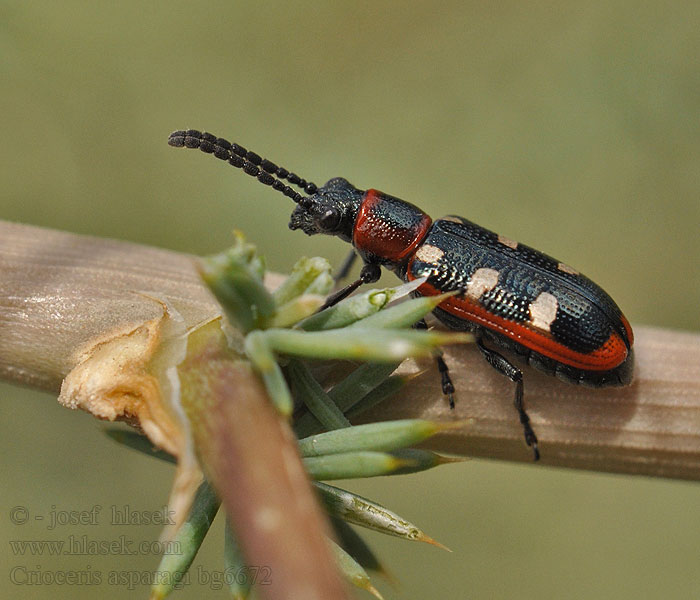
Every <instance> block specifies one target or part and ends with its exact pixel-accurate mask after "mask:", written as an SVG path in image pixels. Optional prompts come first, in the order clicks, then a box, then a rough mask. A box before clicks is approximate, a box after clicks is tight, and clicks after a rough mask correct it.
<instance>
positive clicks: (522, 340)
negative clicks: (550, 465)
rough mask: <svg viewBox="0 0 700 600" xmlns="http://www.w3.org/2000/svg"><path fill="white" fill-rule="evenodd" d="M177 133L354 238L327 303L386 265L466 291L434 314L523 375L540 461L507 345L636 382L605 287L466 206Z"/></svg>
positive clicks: (499, 366) (570, 369)
mask: <svg viewBox="0 0 700 600" xmlns="http://www.w3.org/2000/svg"><path fill="white" fill-rule="evenodd" d="M168 143H169V144H170V145H171V146H175V147H185V148H199V149H200V150H202V151H203V152H205V153H208V154H213V155H214V156H215V157H217V158H219V159H221V160H225V161H227V162H228V163H229V164H231V165H232V166H234V167H237V168H240V169H242V170H243V171H244V172H245V173H247V174H248V175H250V176H252V177H255V178H257V179H258V181H260V182H261V183H263V184H264V185H268V186H271V187H272V188H273V189H275V190H277V191H279V192H281V193H283V194H284V195H285V196H287V197H288V198H290V199H291V200H293V201H294V202H295V203H296V205H297V206H296V207H295V208H294V210H293V212H292V215H291V219H290V222H289V227H290V229H301V230H302V231H303V232H304V233H306V234H307V235H315V234H326V235H334V236H337V237H339V238H340V239H341V240H343V241H345V242H348V243H350V244H352V246H353V248H354V250H353V252H352V253H351V255H350V257H349V258H350V259H349V260H348V261H346V264H345V266H344V268H343V269H342V271H343V272H346V271H348V270H349V267H350V264H351V263H352V259H353V258H354V257H355V255H356V254H357V255H359V257H360V258H361V259H362V261H363V263H364V265H363V267H362V270H361V273H360V278H359V279H358V280H356V281H354V282H353V283H351V284H350V285H348V286H346V287H345V288H343V289H342V290H340V291H339V292H337V293H336V294H334V295H333V296H332V297H331V298H329V300H328V301H327V303H326V305H331V304H333V303H335V302H338V301H339V300H341V299H342V298H344V297H346V296H347V295H349V294H350V293H352V292H353V291H354V290H355V289H356V288H357V287H359V286H360V285H361V284H363V283H373V282H375V281H377V280H378V279H379V277H380V274H381V267H384V268H386V269H389V270H391V271H393V272H394V273H395V274H396V275H397V276H398V277H399V278H401V279H403V280H404V281H413V280H415V279H419V278H423V277H425V278H427V279H426V281H425V282H424V283H422V284H421V285H420V286H419V287H418V288H417V290H416V292H415V294H417V295H422V296H432V295H437V294H442V293H444V292H448V291H453V290H457V291H459V292H460V293H459V294H458V295H454V296H452V297H450V298H448V299H447V300H445V301H444V302H442V303H441V304H440V305H439V306H438V307H437V308H436V309H435V310H434V315H435V316H436V317H437V319H438V320H439V321H441V322H442V323H443V324H444V325H446V326H447V327H449V328H451V329H455V330H461V331H470V332H473V333H474V335H475V337H476V340H477V346H478V348H479V350H480V351H481V353H482V355H483V356H484V358H485V359H486V361H487V362H488V363H489V364H490V365H491V366H492V367H494V368H495V369H496V370H497V371H498V372H499V373H501V374H502V375H504V376H506V377H508V378H509V379H510V380H511V381H512V382H513V383H514V384H515V396H514V405H515V408H516V410H517V412H518V415H519V418H520V422H521V424H522V427H523V433H524V436H525V442H526V443H527V445H528V446H530V447H531V448H532V451H533V455H534V459H535V460H538V459H539V449H538V441H537V436H536V435H535V432H534V431H533V429H532V426H531V425H530V419H529V416H528V414H527V412H526V410H525V407H524V404H523V374H522V371H521V370H520V369H519V368H518V367H516V366H515V365H514V364H513V363H512V362H511V360H509V359H508V358H506V357H505V356H503V354H501V353H500V351H502V350H505V351H508V352H510V353H511V354H513V355H515V357H516V358H517V359H518V360H519V361H520V362H523V363H525V364H528V365H530V366H532V367H534V368H536V369H538V370H540V371H542V372H544V373H546V374H548V375H554V376H556V377H558V378H559V379H562V380H564V381H566V382H568V383H572V384H580V385H585V386H590V387H604V386H622V385H628V384H629V383H630V382H631V381H632V375H633V371H634V353H633V350H632V345H633V342H634V337H633V333H632V328H631V327H630V324H629V322H628V321H627V319H626V318H625V316H624V315H623V314H622V311H621V310H620V309H619V307H618V306H617V304H615V302H614V301H613V299H612V298H611V297H610V296H609V295H608V294H607V293H606V292H605V291H604V290H603V289H602V288H600V287H599V286H598V285H597V284H595V283H594V282H593V281H591V280H590V279H588V278H587V277H585V276H584V275H582V274H581V273H579V272H578V271H576V270H575V269H573V268H571V267H569V266H568V265H566V264H565V263H563V262H560V261H558V260H556V259H554V258H552V257H550V256H548V255H546V254H544V253H542V252H540V251H539V250H535V249H534V248H530V247H529V246H525V245H523V244H519V243H518V242H515V241H513V240H511V239H509V238H506V237H504V236H501V235H498V234H496V233H494V232H492V231H489V230H488V229H485V228H484V227H481V226H479V225H477V224H475V223H472V222H470V221H468V220H467V219H464V218H462V217H457V216H448V217H444V218H442V219H437V220H435V221H433V220H432V219H431V218H430V216H428V215H427V214H426V213H425V212H423V211H422V210H421V209H420V208H418V207H417V206H415V205H413V204H411V203H410V202H406V201H404V200H401V199H399V198H396V197H394V196H391V195H389V194H386V193H384V192H380V191H378V190H375V189H369V190H359V189H357V188H355V187H354V186H353V185H352V184H350V182H348V181H347V180H346V179H343V178H342V177H336V178H333V179H330V180H329V181H328V182H327V183H326V184H325V185H324V186H322V187H320V188H319V187H317V186H316V185H315V184H314V183H312V182H309V181H306V180H305V179H303V178H301V177H299V176H298V175H296V174H295V173H290V172H289V171H288V170H287V169H285V168H284V167H278V166H277V165H276V164H275V163H273V162H272V161H269V160H267V159H265V158H262V157H261V156H259V155H258V154H256V153H254V152H251V151H248V150H247V149H246V148H244V147H242V146H240V145H238V144H234V143H230V142H228V141H227V140H225V139H223V138H219V137H216V136H214V135H212V134H210V133H202V132H200V131H197V130H194V129H188V130H180V131H175V132H173V133H172V134H170V137H169V139H168ZM285 181H287V182H289V183H291V184H292V185H294V186H296V187H298V188H300V189H301V190H302V191H303V192H304V194H302V193H300V192H298V191H296V190H294V189H293V188H292V187H291V186H290V185H287V183H285ZM419 326H421V327H425V326H426V325H425V322H422V323H420V324H419ZM486 342H488V345H487V344H486ZM494 347H495V348H494ZM437 361H438V368H439V370H440V373H441V375H442V390H443V393H444V394H445V395H447V396H448V397H449V400H450V405H451V406H454V403H453V401H452V393H453V392H454V386H453V385H452V382H451V380H450V377H449V371H448V368H447V365H446V364H445V362H444V360H443V359H442V356H438V357H437Z"/></svg>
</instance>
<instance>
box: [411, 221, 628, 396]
mask: <svg viewBox="0 0 700 600" xmlns="http://www.w3.org/2000/svg"><path fill="white" fill-rule="evenodd" d="M424 276H427V277H428V281H427V282H426V283H425V284H423V285H422V286H421V287H420V288H418V292H419V293H420V294H422V295H434V294H438V293H441V292H444V291H449V290H454V289H460V290H464V294H463V296H456V297H452V298H449V299H448V300H446V301H445V302H443V303H442V304H441V305H440V308H439V309H438V310H437V311H436V316H437V317H438V318H439V319H441V320H442V321H443V322H445V323H446V324H447V325H448V326H449V327H451V328H453V329H472V330H476V329H479V330H484V331H488V332H489V335H487V336H486V337H487V338H490V339H493V341H495V342H496V343H498V344H499V345H500V346H501V347H506V348H507V349H509V350H513V351H515V352H516V353H517V354H520V355H521V356H522V357H523V358H525V359H526V360H527V362H529V363H531V364H533V366H535V367H538V368H540V369H541V370H543V371H545V372H549V373H551V374H556V375H559V376H560V377H562V378H564V379H566V380H567V381H572V382H575V383H587V384H590V385H620V384H625V383H629V381H630V379H631V368H630V367H631V358H630V357H631V351H630V348H631V345H632V331H631V328H630V327H629V324H628V323H627V320H626V319H625V318H624V316H623V315H622V313H621V312H620V309H619V308H618V307H617V305H616V304H615V302H614V301H613V300H612V298H610V296H608V295H607V294H606V293H605V291H603V290H602V289H601V288H600V287H599V286H597V285H596V284H595V283H593V282H592V281H590V280H589V279H588V278H586V277H584V276H583V275H581V274H579V273H578V272H576V271H575V270H573V269H571V268H570V267H568V266H566V265H564V264H563V263H561V262H558V261H556V260H555V259H553V258H551V257H549V256H547V255H545V254H543V253H541V252H538V251H537V250H534V249H532V248H529V247H527V246H524V245H522V244H518V243H516V242H513V241H512V240H509V239H507V238H504V237H503V236H498V235H497V234H495V233H493V232H491V231H488V230H487V229H484V228H483V227H480V226H478V225H475V224H473V223H470V222H469V221H466V220H464V219H461V218H460V217H448V218H447V219H440V220H437V221H435V223H434V224H433V227H431V229H430V231H429V232H428V235H427V236H426V237H425V239H424V240H423V243H422V244H421V245H420V246H419V247H418V249H417V250H416V252H415V254H414V256H413V258H412V259H411V261H410V262H409V264H408V265H407V267H406V273H405V278H406V279H407V280H413V279H417V278H419V277H424ZM628 358H629V359H630V360H629V361H628ZM621 365H625V366H624V367H623V368H621Z"/></svg>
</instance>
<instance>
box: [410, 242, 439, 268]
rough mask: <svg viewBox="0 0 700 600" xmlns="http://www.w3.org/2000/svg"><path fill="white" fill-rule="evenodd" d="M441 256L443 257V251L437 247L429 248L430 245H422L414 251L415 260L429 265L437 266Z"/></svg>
mask: <svg viewBox="0 0 700 600" xmlns="http://www.w3.org/2000/svg"><path fill="white" fill-rule="evenodd" d="M443 256H445V251H444V250H440V248H438V247H437V246H431V245H430V244H423V245H422V246H421V247H420V248H418V250H417V251H416V258H417V259H418V260H422V261H423V262H425V263H428V264H429V265H436V264H438V262H439V261H440V259H441V258H442V257H443Z"/></svg>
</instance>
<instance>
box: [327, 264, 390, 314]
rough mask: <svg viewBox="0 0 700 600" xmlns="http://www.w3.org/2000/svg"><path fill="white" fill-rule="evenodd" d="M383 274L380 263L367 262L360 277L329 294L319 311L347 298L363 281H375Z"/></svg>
mask: <svg viewBox="0 0 700 600" xmlns="http://www.w3.org/2000/svg"><path fill="white" fill-rule="evenodd" d="M381 275H382V270H381V268H380V267H379V265H375V264H374V263H366V264H365V266H364V267H362V271H360V278H359V279H357V280H356V281H353V282H352V283H351V284H350V285H346V286H345V287H344V288H343V289H341V290H338V291H337V292H335V293H334V294H331V295H330V296H328V298H327V299H326V302H325V304H324V305H323V306H322V307H321V308H319V309H318V312H321V311H322V310H325V309H327V308H329V307H331V306H334V305H335V304H338V302H340V301H341V300H344V299H345V298H347V297H348V296H349V295H350V294H352V293H353V292H354V291H355V290H356V289H357V288H359V287H360V286H361V285H362V284H363V283H374V282H375V281H379V278H380V277H381Z"/></svg>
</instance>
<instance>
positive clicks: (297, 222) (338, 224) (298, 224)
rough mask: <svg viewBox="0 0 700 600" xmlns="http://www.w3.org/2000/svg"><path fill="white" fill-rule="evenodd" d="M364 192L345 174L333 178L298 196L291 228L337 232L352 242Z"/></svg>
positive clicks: (326, 232)
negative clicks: (299, 198) (304, 195)
mask: <svg viewBox="0 0 700 600" xmlns="http://www.w3.org/2000/svg"><path fill="white" fill-rule="evenodd" d="M363 194H364V192H362V191H360V190H358V189H356V188H355V187H353V186H352V184H350V182H348V181H347V180H346V179H343V178H342V177H336V178H334V179H331V180H330V181H328V182H327V183H326V185H324V186H323V187H321V188H319V189H318V190H317V191H316V193H315V194H312V195H311V196H306V197H304V198H302V199H301V200H299V203H298V204H297V207H296V208H295V209H294V212H292V217H291V219H290V221H289V228H290V229H301V230H302V231H303V232H304V233H305V234H307V235H315V234H317V233H325V234H326V235H335V236H338V237H339V238H341V239H343V240H345V241H346V242H350V241H351V240H352V231H353V226H354V224H355V217H357V211H358V210H359V209H360V204H361V203H362V196H363Z"/></svg>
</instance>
